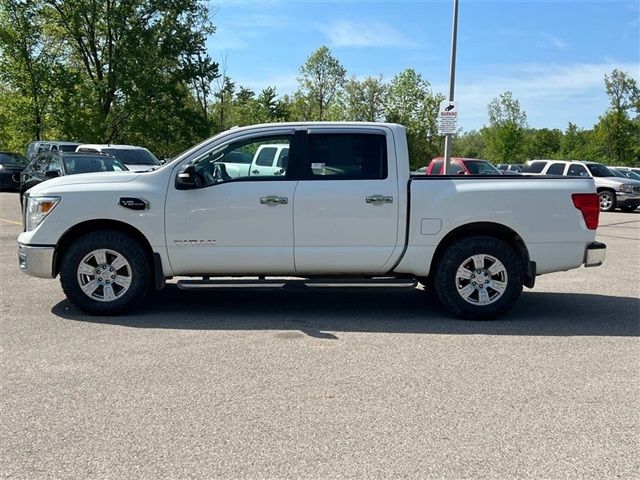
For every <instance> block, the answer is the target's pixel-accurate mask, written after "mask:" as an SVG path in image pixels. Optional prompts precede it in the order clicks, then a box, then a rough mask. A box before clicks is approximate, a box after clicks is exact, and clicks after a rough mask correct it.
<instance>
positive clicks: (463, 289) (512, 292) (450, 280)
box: [434, 236, 523, 320]
mask: <svg viewBox="0 0 640 480" xmlns="http://www.w3.org/2000/svg"><path fill="white" fill-rule="evenodd" d="M434 284H435V289H436V294H437V296H438V298H439V299H440V301H441V302H442V304H443V305H444V306H445V307H446V308H447V309H448V310H449V311H451V312H452V313H454V314H455V315H457V316H458V317H461V318H465V319H471V320H489V319H493V318H496V317H498V316H500V315H502V314H504V313H506V312H507V311H508V310H509V309H511V307H513V305H514V304H515V303H516V301H517V300H518V298H519V297H520V294H521V293H522V284H523V267H522V261H521V259H520V256H519V255H518V254H517V253H516V252H515V251H514V249H513V248H511V246H509V245H508V244H506V243H505V242H503V241H501V240H498V239H497V238H493V237H486V236H473V237H468V238H464V239H462V240H459V241H457V242H456V243H454V244H453V245H451V246H450V247H449V248H448V249H447V250H446V252H445V253H444V255H443V256H442V258H441V259H440V261H439V262H438V265H436V272H435V278H434Z"/></svg>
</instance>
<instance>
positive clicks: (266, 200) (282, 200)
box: [260, 195, 289, 205]
mask: <svg viewBox="0 0 640 480" xmlns="http://www.w3.org/2000/svg"><path fill="white" fill-rule="evenodd" d="M287 203H289V199H288V198H287V197H278V196H277V195H269V196H268V197H260V204H261V205H286V204H287Z"/></svg>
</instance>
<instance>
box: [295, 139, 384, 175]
mask: <svg viewBox="0 0 640 480" xmlns="http://www.w3.org/2000/svg"><path fill="white" fill-rule="evenodd" d="M302 177H303V178H306V179H313V180H379V179H384V178H387V142H386V137H385V136H384V135H381V134H360V133H328V134H324V133H320V134H311V135H309V150H308V158H307V162H306V165H303V168H302Z"/></svg>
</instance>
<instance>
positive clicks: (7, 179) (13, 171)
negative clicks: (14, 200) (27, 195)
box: [0, 152, 29, 190]
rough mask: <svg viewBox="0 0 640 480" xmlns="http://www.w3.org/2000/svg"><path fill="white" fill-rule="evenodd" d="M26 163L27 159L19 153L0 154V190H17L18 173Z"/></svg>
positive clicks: (18, 183) (18, 185)
mask: <svg viewBox="0 0 640 480" xmlns="http://www.w3.org/2000/svg"><path fill="white" fill-rule="evenodd" d="M27 163H29V162H28V161H27V159H26V158H24V157H23V156H22V155H20V154H19V153H13V152H0V189H2V190H4V189H11V190H17V189H19V188H20V172H22V170H24V167H26V166H27Z"/></svg>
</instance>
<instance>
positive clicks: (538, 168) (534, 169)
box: [522, 162, 547, 173]
mask: <svg viewBox="0 0 640 480" xmlns="http://www.w3.org/2000/svg"><path fill="white" fill-rule="evenodd" d="M546 164H547V162H531V163H530V164H528V165H525V166H524V168H523V169H522V172H523V173H540V172H542V170H544V166H545V165H546Z"/></svg>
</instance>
